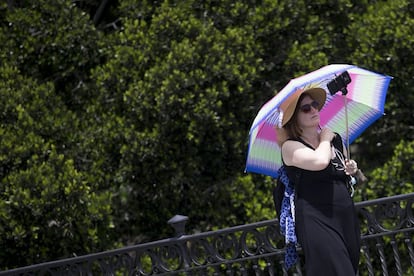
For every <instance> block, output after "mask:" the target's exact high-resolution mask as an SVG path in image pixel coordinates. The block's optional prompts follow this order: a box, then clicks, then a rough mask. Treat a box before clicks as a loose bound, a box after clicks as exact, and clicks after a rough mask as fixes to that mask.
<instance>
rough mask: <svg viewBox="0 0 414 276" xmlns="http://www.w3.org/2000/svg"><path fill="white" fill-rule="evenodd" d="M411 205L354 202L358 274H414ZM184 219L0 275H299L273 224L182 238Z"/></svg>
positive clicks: (400, 200)
mask: <svg viewBox="0 0 414 276" xmlns="http://www.w3.org/2000/svg"><path fill="white" fill-rule="evenodd" d="M413 203H414V193H411V194H405V195H397V196H392V197H387V198H381V199H375V200H369V201H364V202H359V203H356V204H355V206H356V209H357V211H358V214H359V218H360V224H361V239H362V247H361V261H360V266H359V275H370V276H371V275H414V250H413V233H414V217H413ZM187 220H188V217H185V216H180V215H178V216H175V217H173V218H172V219H170V220H169V222H168V223H169V224H171V225H172V226H173V227H174V229H175V230H176V236H175V237H172V238H169V239H164V240H159V241H154V242H150V243H145V244H138V245H134V246H129V247H124V248H120V249H116V250H111V251H105V252H101V253H96V254H90V255H85V256H80V257H75V258H69V259H65V260H59V261H54V262H48V263H42V264H37V265H31V266H27V267H22V268H18V269H12V270H8V271H2V272H0V275H298V276H300V275H303V269H302V268H303V262H302V261H301V262H298V263H297V265H296V267H294V268H293V269H290V270H289V271H287V270H286V269H285V266H284V237H282V236H281V235H280V232H279V226H278V221H277V220H266V221H261V222H257V223H251V224H246V225H241V226H235V227H231V228H227V229H222V230H217V231H210V232H204V233H199V234H194V235H186V234H185V223H186V221H187ZM298 249H299V253H301V252H300V248H298ZM302 259H303V258H302Z"/></svg>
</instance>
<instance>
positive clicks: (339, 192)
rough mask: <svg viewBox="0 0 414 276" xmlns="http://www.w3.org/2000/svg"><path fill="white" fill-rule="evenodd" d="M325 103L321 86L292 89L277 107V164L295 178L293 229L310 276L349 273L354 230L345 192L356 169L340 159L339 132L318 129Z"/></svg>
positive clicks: (354, 263) (353, 269)
mask: <svg viewBox="0 0 414 276" xmlns="http://www.w3.org/2000/svg"><path fill="white" fill-rule="evenodd" d="M325 100H326V92H325V90H323V89H322V88H311V89H307V90H304V91H297V92H296V93H295V94H294V95H293V96H291V97H290V98H289V99H288V100H287V101H285V102H284V104H283V105H282V107H281V109H282V111H283V120H282V130H284V132H285V134H286V139H285V141H281V142H282V160H283V163H284V164H285V167H286V172H287V175H288V176H289V179H291V180H292V179H295V175H297V172H300V178H299V181H298V183H294V187H295V194H296V198H295V227H296V234H297V238H298V242H299V244H300V245H301V246H302V249H303V252H304V255H305V272H306V275H307V276H312V275H317V276H320V275H329V276H336V275H344V276H349V275H355V274H356V273H357V269H358V262H359V250H360V231H359V224H358V219H357V216H356V212H355V208H354V203H353V200H352V198H351V196H350V193H349V180H350V175H354V174H356V173H357V171H358V168H357V166H356V162H355V161H353V160H346V159H345V156H346V152H345V148H344V146H343V144H342V140H341V137H340V136H339V134H335V133H333V132H332V131H331V130H329V129H322V130H321V129H320V127H319V123H320V117H319V111H320V110H321V108H322V107H323V105H324V103H325Z"/></svg>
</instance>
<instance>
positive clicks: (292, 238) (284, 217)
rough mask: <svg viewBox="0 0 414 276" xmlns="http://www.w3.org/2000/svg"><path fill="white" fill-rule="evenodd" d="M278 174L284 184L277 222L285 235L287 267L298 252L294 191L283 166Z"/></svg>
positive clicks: (292, 263) (293, 261)
mask: <svg viewBox="0 0 414 276" xmlns="http://www.w3.org/2000/svg"><path fill="white" fill-rule="evenodd" d="M278 175H279V178H280V181H281V182H282V183H283V184H284V185H285V194H284V197H283V200H282V206H281V212H280V218H279V223H280V232H281V234H282V235H284V236H285V244H286V249H285V251H286V253H285V265H286V267H287V269H289V268H291V267H292V266H293V265H294V264H295V263H296V262H297V261H298V254H297V252H296V245H297V243H298V242H297V238H296V232H295V191H294V187H293V184H292V183H291V182H290V181H289V178H288V176H287V174H286V169H285V167H284V166H282V167H281V168H280V169H279V171H278Z"/></svg>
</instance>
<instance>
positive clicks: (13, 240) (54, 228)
mask: <svg viewBox="0 0 414 276" xmlns="http://www.w3.org/2000/svg"><path fill="white" fill-rule="evenodd" d="M0 79H2V80H4V81H3V82H2V83H0V91H1V95H2V98H3V101H1V103H0V108H1V110H2V111H3V112H2V113H1V128H0V136H1V139H2V143H1V146H0V166H1V172H0V173H1V188H0V192H1V193H0V195H1V196H0V198H1V200H0V221H1V223H0V244H1V248H4V249H6V250H2V251H1V253H0V263H1V264H2V267H3V268H7V267H8V268H12V267H16V266H22V265H27V264H31V263H38V262H42V261H47V260H50V258H51V256H55V257H56V256H57V257H64V256H70V255H73V254H85V253H88V252H93V251H97V250H102V249H104V248H106V246H107V244H106V243H107V241H108V240H109V233H110V230H111V223H112V222H111V216H110V214H111V207H110V205H109V204H110V200H111V194H110V193H109V192H108V191H102V192H98V191H96V189H94V187H93V186H91V185H90V184H89V183H88V182H86V181H85V180H86V176H85V175H84V173H82V172H80V171H78V170H77V169H76V168H75V162H74V160H73V159H70V158H68V157H66V156H65V155H64V154H61V153H59V151H61V150H60V148H61V147H64V146H65V141H66V139H69V140H70V138H71V137H72V136H71V135H70V131H71V129H72V128H73V127H74V126H76V124H75V122H73V121H72V120H73V114H72V113H71V112H70V111H69V110H67V109H66V107H65V105H64V104H63V103H62V101H61V100H60V99H59V97H56V95H55V91H54V89H53V85H51V84H50V83H45V84H43V85H39V84H37V83H36V82H35V81H33V80H31V79H29V78H24V77H22V76H21V75H20V74H19V72H18V71H17V69H16V68H13V67H10V66H3V67H0ZM62 151H63V152H64V151H65V150H62ZM92 184H93V183H92ZM22 252H24V257H23V256H21V254H22ZM18 256H21V257H19V258H17V257H18Z"/></svg>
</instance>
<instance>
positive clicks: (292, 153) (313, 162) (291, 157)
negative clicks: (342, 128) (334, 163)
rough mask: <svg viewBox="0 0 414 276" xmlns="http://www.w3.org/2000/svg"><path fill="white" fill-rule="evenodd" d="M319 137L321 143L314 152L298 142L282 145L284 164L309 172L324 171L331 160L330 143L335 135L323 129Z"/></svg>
mask: <svg viewBox="0 0 414 276" xmlns="http://www.w3.org/2000/svg"><path fill="white" fill-rule="evenodd" d="M320 135H321V136H320V138H321V141H320V143H319V146H318V147H317V148H316V149H315V150H313V149H311V148H309V147H307V146H305V145H304V144H303V143H301V142H298V141H292V140H288V141H286V142H285V143H284V144H283V145H282V156H283V161H284V162H285V164H286V165H288V166H295V167H298V168H301V169H305V170H310V171H320V170H323V169H325V168H326V167H327V166H328V165H329V162H330V160H331V158H332V149H331V141H332V139H333V137H334V135H335V134H334V133H333V132H331V131H330V130H327V129H324V130H322V132H321V134H320Z"/></svg>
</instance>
